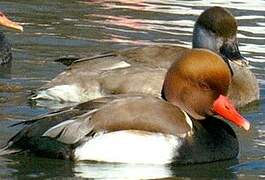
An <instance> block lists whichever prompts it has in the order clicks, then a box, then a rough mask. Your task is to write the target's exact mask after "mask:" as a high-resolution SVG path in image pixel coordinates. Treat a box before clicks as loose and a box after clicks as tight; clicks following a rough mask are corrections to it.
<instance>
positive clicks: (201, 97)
mask: <svg viewBox="0 0 265 180" xmlns="http://www.w3.org/2000/svg"><path fill="white" fill-rule="evenodd" d="M194 58H195V59H198V60H201V62H199V61H194ZM190 62H192V63H190ZM206 66H208V68H207V70H205V67H206ZM195 67H197V68H196V71H193V69H194V68H195ZM190 71H192V73H189V72H190ZM176 72H179V73H176ZM221 81H222V83H220V82H221ZM230 81H231V73H230V70H229V68H228V66H227V64H226V63H224V62H223V60H222V59H221V57H219V56H218V55H216V54H214V53H212V52H210V51H208V50H202V49H193V50H189V51H186V52H185V53H184V54H183V55H182V56H181V57H180V58H179V59H178V61H176V62H174V63H173V64H172V65H171V67H170V68H169V70H168V72H167V73H166V76H165V81H164V84H163V90H164V97H165V99H166V100H167V101H165V100H162V99H160V98H156V97H154V96H150V95H144V94H134V95H133V94H125V95H113V96H109V97H103V98H99V99H95V100H92V101H88V102H84V103H81V104H79V105H77V106H73V107H70V108H65V109H62V110H61V111H57V112H54V113H52V114H50V115H46V116H43V117H41V118H38V119H34V120H32V121H26V122H25V123H24V124H25V125H26V127H25V128H23V129H22V130H21V131H20V132H18V133H17V134H16V135H15V136H14V137H13V138H11V139H10V140H9V142H8V143H7V146H6V147H4V148H3V149H2V151H1V154H4V153H8V152H17V151H21V150H22V151H23V150H29V151H30V152H32V153H35V154H37V155H42V156H48V157H52V158H64V159H72V160H75V161H81V160H92V161H105V162H119V163H151V164H169V163H176V164H189V163H202V162H212V161H218V160H225V159H231V158H235V157H236V156H237V154H238V151H239V148H238V141H237V138H236V136H235V133H234V132H233V130H232V128H231V127H230V126H229V125H228V124H226V123H225V122H224V121H222V120H221V119H219V118H217V117H214V116H213V115H214V114H216V113H217V114H219V115H221V116H222V117H224V118H225V119H227V120H229V121H231V122H233V123H235V124H236V125H238V126H240V127H243V128H244V129H246V130H248V129H249V123H248V122H247V121H246V120H245V119H244V118H243V117H241V116H240V115H239V114H238V113H237V112H236V110H235V109H234V107H233V106H232V105H231V104H230V103H229V101H228V100H227V99H226V97H225V95H226V94H227V90H228V87H229V83H230ZM171 82H173V83H171ZM183 94H189V96H182V95H183Z"/></svg>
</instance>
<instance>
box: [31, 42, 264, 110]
mask: <svg viewBox="0 0 265 180" xmlns="http://www.w3.org/2000/svg"><path fill="white" fill-rule="evenodd" d="M187 50H189V49H188V48H184V47H180V46H165V45H164V46H148V47H143V48H132V49H128V50H122V51H116V52H114V53H111V54H108V55H102V57H100V56H99V57H95V58H90V59H81V60H79V61H78V62H76V63H73V64H72V65H71V66H70V67H69V68H68V69H67V70H66V71H64V72H63V73H61V74H59V75H58V76H57V77H56V78H55V79H53V80H52V81H51V82H49V83H48V84H46V85H44V86H43V87H41V88H40V89H39V92H38V95H37V96H34V97H33V99H38V98H40V99H48V100H49V99H50V100H59V101H61V102H64V101H70V102H85V101H87V100H91V99H95V98H99V97H104V96H106V95H111V94H124V93H144V94H151V95H155V96H157V97H160V96H161V91H162V85H163V80H164V77H165V74H166V72H167V69H168V68H169V67H170V66H171V64H172V63H173V62H174V61H176V60H177V59H178V58H179V57H180V56H181V55H182V54H183V53H184V52H185V51H187ZM161 59H163V60H161ZM229 63H230V65H231V68H232V71H233V73H234V75H233V79H232V83H231V86H230V88H229V91H228V94H229V97H230V99H231V100H232V101H233V102H234V104H235V105H236V106H237V107H242V106H244V105H246V104H248V103H250V102H252V101H254V100H257V99H259V87H258V82H257V79H256V78H255V75H254V74H253V73H252V72H251V71H250V70H249V69H248V67H247V65H244V64H243V65H240V64H237V63H234V62H232V61H229ZM119 65H121V66H119ZM242 77H244V78H243V79H242ZM61 85H63V86H61ZM65 85H66V86H65ZM73 86H74V87H76V88H75V89H74V91H70V90H69V91H67V87H73ZM58 87H62V88H63V89H65V90H66V91H64V90H62V89H58V90H56V88H58ZM67 93H68V94H69V97H67V96H66V94H67ZM72 93H73V95H70V94H72Z"/></svg>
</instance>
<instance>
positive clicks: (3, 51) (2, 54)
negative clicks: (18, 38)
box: [0, 12, 23, 65]
mask: <svg viewBox="0 0 265 180" xmlns="http://www.w3.org/2000/svg"><path fill="white" fill-rule="evenodd" d="M0 25H1V26H4V27H7V28H12V29H16V30H19V31H23V27H22V26H20V25H19V24H17V23H15V22H13V21H11V20H9V19H8V18H7V17H6V16H5V15H4V13H2V12H0ZM11 60H12V53H11V45H10V43H9V42H8V40H7V39H6V37H5V35H4V33H3V32H0V65H2V64H7V63H9V62H11Z"/></svg>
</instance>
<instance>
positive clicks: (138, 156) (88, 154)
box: [74, 130, 183, 164]
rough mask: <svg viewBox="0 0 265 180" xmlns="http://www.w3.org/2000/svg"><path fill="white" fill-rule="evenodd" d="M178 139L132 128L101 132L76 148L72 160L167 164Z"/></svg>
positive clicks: (176, 147) (180, 140)
mask: <svg viewBox="0 0 265 180" xmlns="http://www.w3.org/2000/svg"><path fill="white" fill-rule="evenodd" d="M182 142H183V140H182V138H180V137H177V136H174V135H165V134H161V133H151V132H145V131H136V130H124V131H115V132H111V133H106V134H101V135H98V136H96V137H94V138H93V139H90V140H88V141H87V142H86V143H84V144H82V145H81V146H79V147H77V149H76V150H75V151H74V158H75V160H76V161H81V160H90V161H103V162H116V163H139V164H168V163H171V162H172V161H173V158H174V157H176V156H178V152H177V149H178V148H179V147H180V146H181V145H182Z"/></svg>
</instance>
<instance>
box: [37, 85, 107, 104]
mask: <svg viewBox="0 0 265 180" xmlns="http://www.w3.org/2000/svg"><path fill="white" fill-rule="evenodd" d="M88 93H89V94H88V95H87V94H86V93H85V92H84V89H82V88H80V87H78V86H76V85H59V86H54V87H52V88H49V89H47V90H41V91H39V92H38V94H37V95H36V96H35V97H33V98H32V99H47V100H56V101H66V102H84V101H87V100H90V99H95V98H99V97H102V93H101V91H100V88H99V87H96V88H94V89H91V91H90V92H88Z"/></svg>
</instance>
